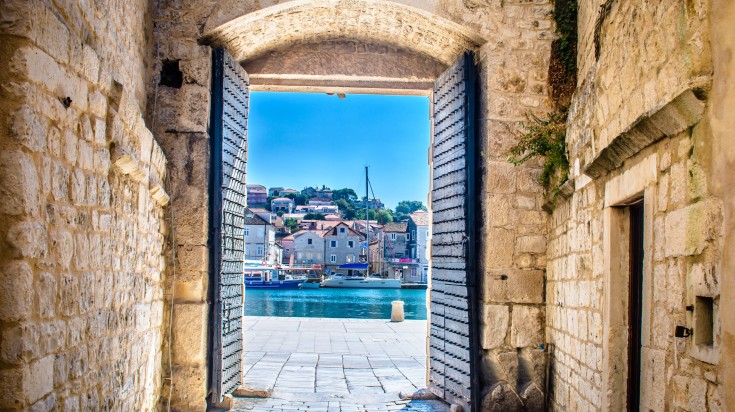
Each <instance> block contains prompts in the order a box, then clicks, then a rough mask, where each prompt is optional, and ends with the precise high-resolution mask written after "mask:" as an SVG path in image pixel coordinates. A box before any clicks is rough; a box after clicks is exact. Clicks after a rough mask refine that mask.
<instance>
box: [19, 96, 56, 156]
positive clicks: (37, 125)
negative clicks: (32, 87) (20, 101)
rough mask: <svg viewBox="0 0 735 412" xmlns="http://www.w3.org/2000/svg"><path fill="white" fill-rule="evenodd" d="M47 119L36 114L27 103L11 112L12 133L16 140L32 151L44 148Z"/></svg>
mask: <svg viewBox="0 0 735 412" xmlns="http://www.w3.org/2000/svg"><path fill="white" fill-rule="evenodd" d="M47 134H48V121H47V120H46V119H44V118H43V117H41V116H39V115H37V114H36V113H34V112H33V110H32V109H31V108H30V107H29V106H28V105H23V106H21V108H20V109H18V110H16V111H15V113H14V114H13V126H12V135H13V137H14V138H15V139H16V141H17V142H18V143H20V144H22V145H23V146H25V147H27V148H29V149H30V150H32V151H34V152H40V151H43V150H44V149H46V135H47Z"/></svg>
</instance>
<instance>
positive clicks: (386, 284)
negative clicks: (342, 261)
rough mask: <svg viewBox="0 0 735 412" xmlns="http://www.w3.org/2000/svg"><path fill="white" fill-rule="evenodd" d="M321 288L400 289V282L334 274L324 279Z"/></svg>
mask: <svg viewBox="0 0 735 412" xmlns="http://www.w3.org/2000/svg"><path fill="white" fill-rule="evenodd" d="M321 286H322V287H323V288H356V289H400V288H401V280H400V279H382V278H376V277H365V276H360V275H349V276H347V275H344V274H342V273H335V274H333V275H332V276H330V277H328V278H327V279H324V280H323V281H322V283H321Z"/></svg>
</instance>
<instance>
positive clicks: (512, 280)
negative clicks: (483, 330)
mask: <svg viewBox="0 0 735 412" xmlns="http://www.w3.org/2000/svg"><path fill="white" fill-rule="evenodd" d="M483 285H484V293H483V295H482V296H483V300H484V301H485V302H487V303H504V302H509V303H543V302H544V272H543V271H541V270H518V269H507V270H503V269H494V270H486V271H485V274H484V278H483Z"/></svg>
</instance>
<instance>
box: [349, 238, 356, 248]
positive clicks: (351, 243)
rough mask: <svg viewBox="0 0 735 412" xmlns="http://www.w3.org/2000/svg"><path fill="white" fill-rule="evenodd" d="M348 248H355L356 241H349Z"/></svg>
mask: <svg viewBox="0 0 735 412" xmlns="http://www.w3.org/2000/svg"><path fill="white" fill-rule="evenodd" d="M347 247H349V248H350V249H352V248H354V247H355V241H354V240H348V241H347Z"/></svg>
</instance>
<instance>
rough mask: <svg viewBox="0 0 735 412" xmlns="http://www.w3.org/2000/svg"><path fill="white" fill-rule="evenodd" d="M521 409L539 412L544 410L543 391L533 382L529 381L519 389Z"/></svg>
mask: <svg viewBox="0 0 735 412" xmlns="http://www.w3.org/2000/svg"><path fill="white" fill-rule="evenodd" d="M520 398H521V401H522V402H523V410H524V411H528V412H541V411H543V410H544V393H543V392H542V391H541V389H539V388H538V386H536V385H535V384H533V383H529V384H528V385H526V386H524V387H523V388H522V389H521V390H520Z"/></svg>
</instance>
